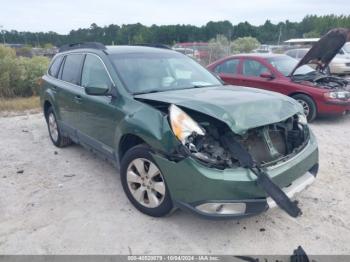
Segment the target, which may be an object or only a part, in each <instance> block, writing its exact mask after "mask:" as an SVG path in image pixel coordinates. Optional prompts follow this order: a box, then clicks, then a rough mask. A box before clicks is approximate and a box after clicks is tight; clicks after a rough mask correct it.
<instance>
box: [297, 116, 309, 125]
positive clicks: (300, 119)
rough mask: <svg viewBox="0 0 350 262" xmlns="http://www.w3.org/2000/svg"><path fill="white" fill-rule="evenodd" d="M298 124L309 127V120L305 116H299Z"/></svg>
mask: <svg viewBox="0 0 350 262" xmlns="http://www.w3.org/2000/svg"><path fill="white" fill-rule="evenodd" d="M298 122H299V123H300V124H303V125H307V118H306V116H305V115H304V114H301V113H300V114H298Z"/></svg>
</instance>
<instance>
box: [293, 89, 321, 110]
mask: <svg viewBox="0 0 350 262" xmlns="http://www.w3.org/2000/svg"><path fill="white" fill-rule="evenodd" d="M295 95H304V96H308V97H309V98H310V99H311V100H312V101H313V102H314V104H315V106H316V113H318V106H317V101H316V100H315V99H314V98H313V97H312V96H311V95H310V94H308V93H305V92H301V91H296V92H293V93H290V94H289V95H288V96H290V97H292V98H293V96H295Z"/></svg>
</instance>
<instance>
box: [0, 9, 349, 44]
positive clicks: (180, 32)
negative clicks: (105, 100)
mask: <svg viewBox="0 0 350 262" xmlns="http://www.w3.org/2000/svg"><path fill="white" fill-rule="evenodd" d="M335 27H347V28H350V15H324V16H317V15H307V16H305V17H304V18H303V19H302V21H300V22H290V21H288V20H286V21H284V22H279V23H277V24H274V23H272V22H271V21H270V20H267V21H266V22H265V23H264V24H263V25H260V26H254V25H251V24H250V23H248V22H241V23H239V24H237V25H233V24H232V23H231V22H230V21H227V20H226V21H219V22H212V21H210V22H208V23H207V24H206V25H204V26H194V25H180V24H178V25H161V26H158V25H152V26H145V25H142V24H140V23H137V24H123V25H121V26H119V25H115V24H111V25H108V26H104V27H100V26H98V25H96V24H95V23H93V24H92V25H91V26H90V27H89V28H79V29H77V30H71V31H70V32H69V34H67V35H62V34H57V33H55V32H51V31H50V32H37V33H35V32H18V31H16V30H11V31H2V33H3V37H4V38H5V41H6V42H7V43H22V44H26V45H31V46H44V45H45V44H48V43H51V44H53V45H56V46H60V45H63V44H66V43H77V42H85V41H98V42H102V43H104V44H108V45H111V44H116V45H121V44H139V43H162V44H168V45H172V44H174V43H176V42H194V41H205V42H206V41H209V40H210V39H212V38H215V37H216V36H217V35H224V36H225V37H227V39H229V40H234V39H236V38H239V37H246V36H251V37H254V38H256V39H257V40H258V41H259V42H260V43H264V44H276V43H278V42H279V41H280V42H282V41H284V40H287V39H290V38H300V37H319V36H321V35H323V34H325V33H326V32H327V31H329V30H330V29H332V28H335Z"/></svg>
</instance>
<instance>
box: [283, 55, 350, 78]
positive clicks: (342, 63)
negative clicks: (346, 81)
mask: <svg viewBox="0 0 350 262" xmlns="http://www.w3.org/2000/svg"><path fill="white" fill-rule="evenodd" d="M309 50H310V48H299V49H291V50H288V51H287V52H285V54H286V55H288V56H290V57H293V58H295V59H297V60H300V59H302V58H303V57H304V56H305V55H306V54H307V52H308V51H309ZM342 54H344V52H343V51H342V49H340V51H339V52H338V54H337V55H336V56H335V57H334V58H333V59H332V61H331V62H330V64H329V69H327V72H329V73H330V74H333V75H348V74H350V55H349V58H346V57H347V56H345V55H342Z"/></svg>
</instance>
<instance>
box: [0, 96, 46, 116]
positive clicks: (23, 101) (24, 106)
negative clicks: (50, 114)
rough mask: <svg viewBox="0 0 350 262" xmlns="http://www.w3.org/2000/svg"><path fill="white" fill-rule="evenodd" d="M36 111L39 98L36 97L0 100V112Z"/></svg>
mask: <svg viewBox="0 0 350 262" xmlns="http://www.w3.org/2000/svg"><path fill="white" fill-rule="evenodd" d="M37 109H38V110H39V109H40V98H39V97H38V96H32V97H18V98H7V99H6V98H0V112H22V111H27V110H31V111H32V110H37Z"/></svg>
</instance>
